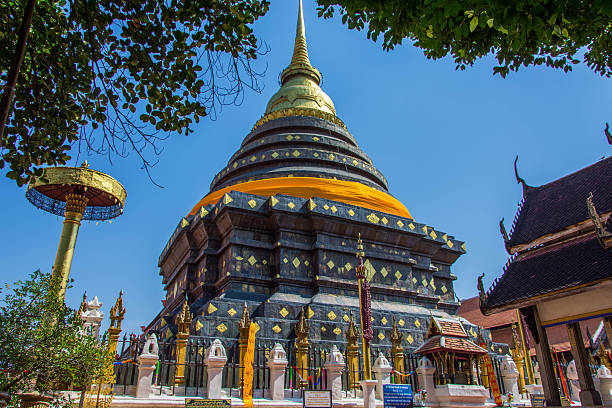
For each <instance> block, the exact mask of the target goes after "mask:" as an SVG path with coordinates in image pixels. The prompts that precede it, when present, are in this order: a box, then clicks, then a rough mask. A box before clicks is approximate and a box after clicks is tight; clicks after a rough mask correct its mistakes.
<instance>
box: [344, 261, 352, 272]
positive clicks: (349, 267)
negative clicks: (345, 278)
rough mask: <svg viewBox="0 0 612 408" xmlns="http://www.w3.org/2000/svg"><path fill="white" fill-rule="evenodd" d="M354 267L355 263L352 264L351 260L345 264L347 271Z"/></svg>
mask: <svg viewBox="0 0 612 408" xmlns="http://www.w3.org/2000/svg"><path fill="white" fill-rule="evenodd" d="M352 268H353V265H351V263H350V262H347V263H345V264H344V269H346V270H347V271H350V270H351V269H352Z"/></svg>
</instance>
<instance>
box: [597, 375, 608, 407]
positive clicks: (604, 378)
mask: <svg viewBox="0 0 612 408" xmlns="http://www.w3.org/2000/svg"><path fill="white" fill-rule="evenodd" d="M597 377H599V393H600V394H601V402H602V403H603V405H604V406H605V407H612V375H611V374H610V370H608V367H606V366H605V365H602V366H601V367H599V370H597Z"/></svg>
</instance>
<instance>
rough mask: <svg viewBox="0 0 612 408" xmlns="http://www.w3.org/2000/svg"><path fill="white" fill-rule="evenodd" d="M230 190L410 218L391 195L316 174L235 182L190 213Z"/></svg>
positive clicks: (209, 197) (402, 206)
mask: <svg viewBox="0 0 612 408" xmlns="http://www.w3.org/2000/svg"><path fill="white" fill-rule="evenodd" d="M230 191H240V192H243V193H248V194H255V195H259V196H266V197H270V196H273V195H275V194H286V195H289V196H294V197H301V198H313V197H319V198H325V199H328V200H333V201H340V202H342V203H346V204H352V205H356V206H359V207H365V208H369V209H370V210H376V211H381V212H384V213H387V214H393V215H398V216H400V217H406V218H412V216H411V215H410V213H409V212H408V210H407V209H406V207H405V206H404V204H402V203H401V202H400V201H398V200H397V199H396V198H394V197H393V196H391V195H390V194H387V193H384V192H382V191H380V190H376V189H375V188H372V187H368V186H366V185H364V184H361V183H357V182H354V181H344V180H333V179H324V178H316V177H278V178H270V179H263V180H254V181H247V182H245V183H239V184H235V185H232V186H229V187H225V188H222V189H220V190H217V191H213V192H212V193H209V194H208V195H206V196H205V197H204V198H202V199H201V200H200V201H199V202H198V203H197V204H196V206H195V207H193V209H192V210H191V212H190V213H189V215H193V214H195V213H196V212H197V211H198V210H199V209H200V207H202V206H203V205H208V204H216V203H217V202H218V201H219V200H220V199H221V198H222V197H223V195H224V194H225V193H229V192H230Z"/></svg>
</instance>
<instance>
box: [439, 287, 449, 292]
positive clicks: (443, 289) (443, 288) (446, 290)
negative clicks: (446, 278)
mask: <svg viewBox="0 0 612 408" xmlns="http://www.w3.org/2000/svg"><path fill="white" fill-rule="evenodd" d="M440 290H441V291H442V293H446V292H448V289H446V286H444V285H442V287H441V288H440Z"/></svg>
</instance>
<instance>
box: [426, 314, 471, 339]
mask: <svg viewBox="0 0 612 408" xmlns="http://www.w3.org/2000/svg"><path fill="white" fill-rule="evenodd" d="M436 335H442V336H454V337H464V338H467V336H468V335H467V333H466V332H465V329H464V328H463V325H462V324H461V322H460V321H458V320H455V319H442V318H440V317H434V316H432V317H431V322H430V324H429V330H428V331H427V337H433V336H436Z"/></svg>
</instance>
